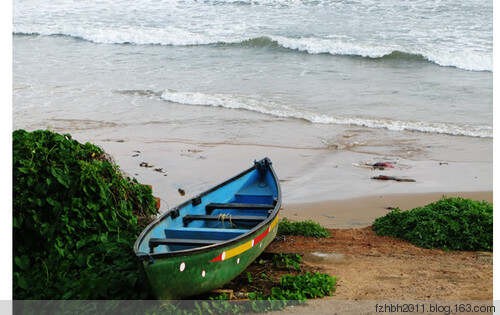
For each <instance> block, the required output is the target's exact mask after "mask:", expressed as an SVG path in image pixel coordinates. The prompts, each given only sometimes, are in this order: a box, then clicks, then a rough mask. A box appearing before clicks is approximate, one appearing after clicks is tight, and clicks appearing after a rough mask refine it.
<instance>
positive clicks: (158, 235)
mask: <svg viewBox="0 0 500 315" xmlns="http://www.w3.org/2000/svg"><path fill="white" fill-rule="evenodd" d="M257 163H259V162H257ZM277 199H278V183H277V179H276V178H275V177H274V174H273V172H272V171H271V169H270V168H269V167H265V168H259V167H257V166H256V167H255V168H253V169H251V170H250V171H248V172H247V173H244V175H242V176H239V177H235V178H233V179H230V180H228V181H227V182H225V183H223V184H221V185H219V186H218V187H216V188H215V189H213V190H211V191H209V192H208V193H204V194H202V195H200V196H198V197H195V198H193V199H191V200H190V201H189V202H186V203H184V204H182V205H181V206H179V207H177V208H174V209H172V210H171V211H169V213H168V215H166V216H164V217H163V219H162V220H160V221H158V222H157V223H156V224H155V225H154V226H153V227H152V228H151V229H150V230H149V231H148V232H147V233H146V234H145V235H144V237H142V240H141V241H140V243H139V246H138V251H139V252H142V253H150V254H151V253H169V252H175V251H180V250H187V249H193V248H198V247H204V246H210V245H214V244H219V243H222V242H225V241H228V240H231V239H234V238H236V237H238V236H241V235H243V234H245V233H248V232H249V231H250V230H252V229H253V228H254V227H256V226H257V225H259V224H261V223H263V222H264V221H265V220H266V219H267V218H268V217H269V215H270V214H271V213H272V212H273V210H274V208H275V206H276V203H277Z"/></svg>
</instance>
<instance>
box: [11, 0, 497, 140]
mask: <svg viewBox="0 0 500 315" xmlns="http://www.w3.org/2000/svg"><path fill="white" fill-rule="evenodd" d="M13 19H14V26H13V31H14V34H13V43H14V44H13V47H14V64H13V73H14V86H13V93H14V95H13V97H14V107H13V112H14V127H15V128H27V129H35V128H47V127H48V128H52V129H56V130H63V131H73V130H93V131H95V130H101V131H102V132H101V134H102V135H103V137H104V135H105V134H106V130H107V128H112V127H116V126H122V127H124V128H129V130H131V131H133V132H131V134H133V135H134V136H135V137H137V139H143V140H144V139H160V140H169V139H170V140H171V139H184V140H189V141H195V142H196V141H209V142H210V141H211V142H214V143H237V144H240V143H241V144H245V143H260V144H269V145H282V146H291V147H293V146H295V147H328V146H332V145H334V146H336V147H339V145H340V146H342V144H339V141H340V140H342V139H347V138H350V137H351V134H352V132H353V130H354V131H355V132H357V133H358V134H362V136H359V137H358V138H356V139H355V141H370V140H371V141H372V142H374V141H390V140H394V139H398V140H401V139H404V138H408V137H410V138H422V139H426V137H427V138H428V139H429V140H428V141H427V142H428V143H430V142H432V141H434V140H432V139H435V138H429V137H435V136H439V135H443V136H446V137H448V136H455V137H456V138H457V139H458V138H460V137H462V138H463V137H466V138H477V139H490V140H491V138H492V2H491V1H479V0H465V1H459V2H457V1H451V0H445V1H433V0H413V1H399V0H383V1H375V0H366V1H354V0H311V1H306V0H275V1H272V0H262V1H251V0H242V1H241V0H240V1H236V0H231V1H230V0H214V1H208V0H207V1H174V0H170V1H153V0H136V1H118V0H117V1H71V0H36V1H34V0H15V1H14V16H13ZM356 128H359V129H356ZM353 141H354V140H353ZM355 141H354V142H355ZM347 145H348V144H347ZM422 145H425V144H422Z"/></svg>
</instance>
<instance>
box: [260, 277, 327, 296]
mask: <svg viewBox="0 0 500 315" xmlns="http://www.w3.org/2000/svg"><path fill="white" fill-rule="evenodd" d="M336 283H337V279H336V278H335V277H332V276H330V275H327V274H324V273H319V272H315V273H310V272H306V273H305V274H301V275H284V276H283V277H281V280H280V285H279V286H277V287H273V288H272V289H271V296H269V298H270V299H271V300H297V301H305V300H306V299H315V298H321V297H324V296H328V295H331V294H332V293H333V292H334V291H335V285H336Z"/></svg>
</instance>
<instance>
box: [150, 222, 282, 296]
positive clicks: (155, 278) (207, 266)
mask: <svg viewBox="0 0 500 315" xmlns="http://www.w3.org/2000/svg"><path fill="white" fill-rule="evenodd" d="M277 227H278V226H277V217H276V219H275V221H273V222H271V223H270V224H269V225H267V226H263V227H262V228H261V229H259V230H257V231H255V232H254V233H252V234H250V235H248V237H245V238H244V239H242V240H241V241H240V242H237V243H235V244H231V245H229V246H226V247H220V248H216V249H213V250H210V251H206V252H198V253H195V254H189V255H181V256H173V257H165V258H159V259H154V260H152V261H144V262H143V266H144V270H145V272H146V276H147V278H148V280H149V284H150V286H151V289H152V291H153V293H154V295H155V296H156V297H157V298H158V299H161V300H175V299H182V298H185V297H189V296H195V295H199V294H202V293H205V292H208V291H210V290H213V289H216V288H220V287H222V286H223V285H224V284H226V283H228V282H229V281H231V280H232V279H234V278H236V277H237V276H238V275H239V274H241V273H242V272H243V271H244V270H245V269H246V268H247V267H248V266H249V265H250V264H251V263H252V262H253V261H254V260H255V259H256V258H257V257H258V256H259V255H260V254H261V253H262V252H263V251H264V249H265V248H266V247H267V246H268V245H269V244H270V243H271V242H272V241H273V239H274V238H275V237H276V232H277ZM266 232H267V233H266ZM263 234H266V235H265V236H264V237H263V238H262V239H261V240H259V242H258V243H257V242H255V240H256V238H258V237H259V236H262V235H263ZM252 241H254V242H255V243H256V244H254V245H253V246H251V247H250V248H248V246H245V245H246V244H249V243H250V242H252ZM231 252H233V254H235V255H234V256H232V257H229V258H225V259H222V260H221V259H220V258H221V256H222V255H224V254H225V253H231ZM217 257H219V260H216V261H214V259H217Z"/></svg>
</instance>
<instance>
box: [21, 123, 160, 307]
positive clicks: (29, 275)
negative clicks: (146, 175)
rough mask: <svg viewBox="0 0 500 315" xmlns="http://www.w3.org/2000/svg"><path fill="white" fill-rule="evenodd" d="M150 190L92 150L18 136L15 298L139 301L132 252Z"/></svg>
mask: <svg viewBox="0 0 500 315" xmlns="http://www.w3.org/2000/svg"><path fill="white" fill-rule="evenodd" d="M154 213H156V209H155V200H154V197H153V196H152V194H151V188H149V187H147V186H144V185H141V184H139V183H138V182H137V181H136V180H135V179H134V180H132V179H129V178H125V177H123V175H122V173H121V172H120V170H119V168H118V166H117V165H115V164H114V163H112V162H111V161H110V160H109V159H108V158H106V155H105V154H104V152H103V150H102V149H101V148H99V147H97V146H95V145H93V144H90V143H85V144H81V143H79V142H77V141H75V140H73V139H71V136H70V135H61V134H57V133H53V132H50V131H43V130H38V131H33V132H27V131H24V130H16V131H14V132H13V237H14V253H13V254H14V255H13V256H14V267H13V277H14V279H13V280H14V285H13V287H14V288H13V289H14V290H13V292H14V299H40V300H42V299H89V300H90V299H137V298H141V295H140V294H141V292H144V290H141V289H140V288H139V286H140V285H141V281H140V268H139V264H138V261H137V259H136V257H135V254H134V253H133V250H132V246H133V243H134V241H135V239H136V237H137V235H138V233H139V232H140V231H139V226H138V223H137V220H138V218H137V217H138V216H142V217H149V216H151V215H153V214H154Z"/></svg>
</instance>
